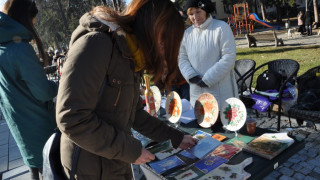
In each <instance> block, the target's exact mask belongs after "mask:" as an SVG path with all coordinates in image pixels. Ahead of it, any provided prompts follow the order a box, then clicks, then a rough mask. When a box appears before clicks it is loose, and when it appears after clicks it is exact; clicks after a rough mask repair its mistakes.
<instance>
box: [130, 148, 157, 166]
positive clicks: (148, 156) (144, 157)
mask: <svg viewBox="0 0 320 180" xmlns="http://www.w3.org/2000/svg"><path fill="white" fill-rule="evenodd" d="M154 158H155V157H154V155H153V154H152V153H151V152H149V151H148V150H146V149H145V148H142V150H141V155H140V157H138V159H137V160H136V161H135V162H134V164H145V163H147V162H150V161H151V160H154Z"/></svg>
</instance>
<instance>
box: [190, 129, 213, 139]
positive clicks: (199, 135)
mask: <svg viewBox="0 0 320 180" xmlns="http://www.w3.org/2000/svg"><path fill="white" fill-rule="evenodd" d="M192 136H193V137H194V138H196V139H198V140H201V139H204V138H205V137H211V134H209V133H207V132H204V131H201V130H198V131H196V132H195V133H193V135H192Z"/></svg>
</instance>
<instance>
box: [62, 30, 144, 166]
mask: <svg viewBox="0 0 320 180" xmlns="http://www.w3.org/2000/svg"><path fill="white" fill-rule="evenodd" d="M112 46H113V43H112V40H111V37H109V36H108V35H107V34H105V33H91V34H87V35H84V36H82V37H81V38H80V39H78V40H77V41H76V42H75V43H73V44H72V46H71V48H70V50H69V53H68V59H67V61H66V63H65V65H64V67H63V68H64V74H63V75H62V78H61V80H60V87H59V92H58V99H57V111H56V112H57V114H56V117H57V124H58V127H59V129H60V130H61V131H62V132H63V134H64V135H66V136H67V137H68V138H69V139H70V140H71V141H73V142H74V143H75V144H77V145H78V146H80V147H81V148H83V149H85V150H87V151H89V152H91V153H93V154H96V155H98V156H102V157H105V158H108V159H119V160H122V161H125V162H129V163H132V162H135V160H136V159H137V158H138V157H139V156H140V154H141V148H142V147H141V143H140V142H139V141H138V140H136V139H134V138H133V137H131V135H130V134H129V133H126V132H124V131H122V130H121V129H119V128H116V127H115V126H113V125H111V124H109V123H108V120H106V119H100V118H99V117H98V116H97V114H96V113H95V111H94V110H95V107H96V104H97V101H98V96H99V95H98V94H99V91H100V89H101V86H102V84H103V81H104V78H105V76H106V73H107V69H108V65H109V62H110V60H111V54H112Z"/></svg>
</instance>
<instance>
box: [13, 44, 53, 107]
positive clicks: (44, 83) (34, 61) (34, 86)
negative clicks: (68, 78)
mask: <svg viewBox="0 0 320 180" xmlns="http://www.w3.org/2000/svg"><path fill="white" fill-rule="evenodd" d="M17 47H19V48H18V49H17V52H19V53H16V55H15V56H17V57H16V58H15V59H17V60H19V61H18V62H17V63H16V67H17V70H18V72H19V73H18V74H19V76H21V77H20V79H21V80H22V81H24V82H25V83H26V85H27V87H28V89H29V90H30V92H31V94H32V95H33V97H34V98H36V99H37V100H39V101H41V102H46V101H49V100H51V99H53V98H54V97H56V95H57V92H58V86H57V84H56V83H55V82H53V81H50V80H48V79H47V76H46V74H45V72H44V69H43V67H42V66H41V64H40V62H39V58H38V57H37V55H36V53H35V51H34V50H33V48H32V46H31V45H30V44H29V43H26V42H22V43H20V44H19V46H17Z"/></svg>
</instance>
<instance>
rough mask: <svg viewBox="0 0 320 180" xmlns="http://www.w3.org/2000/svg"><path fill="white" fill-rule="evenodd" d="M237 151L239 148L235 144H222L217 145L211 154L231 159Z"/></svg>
mask: <svg viewBox="0 0 320 180" xmlns="http://www.w3.org/2000/svg"><path fill="white" fill-rule="evenodd" d="M239 151H240V149H239V148H237V147H235V146H232V145H229V144H222V145H221V146H219V147H217V148H216V149H215V150H214V151H213V152H212V153H211V154H212V155H217V156H220V157H222V158H224V159H231V158H232V157H233V156H234V155H235V154H237V153H238V152H239Z"/></svg>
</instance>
